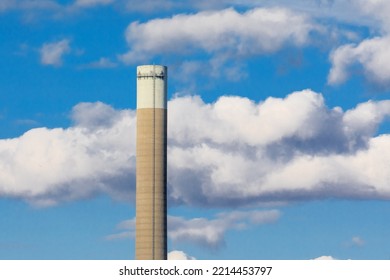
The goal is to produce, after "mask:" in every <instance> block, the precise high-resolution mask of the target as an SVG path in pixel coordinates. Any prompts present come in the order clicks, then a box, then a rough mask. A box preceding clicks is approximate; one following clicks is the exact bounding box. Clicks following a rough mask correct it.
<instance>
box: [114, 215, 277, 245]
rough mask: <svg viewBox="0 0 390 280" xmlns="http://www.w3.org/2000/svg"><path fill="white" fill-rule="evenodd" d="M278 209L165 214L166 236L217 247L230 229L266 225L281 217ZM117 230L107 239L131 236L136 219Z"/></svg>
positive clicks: (179, 241) (222, 242) (175, 240)
mask: <svg viewBox="0 0 390 280" xmlns="http://www.w3.org/2000/svg"><path fill="white" fill-rule="evenodd" d="M280 215H281V214H280V212H279V211H277V210H268V211H257V210H253V211H232V212H226V213H225V212H222V213H219V214H217V215H216V216H215V218H214V219H206V218H193V219H189V220H187V219H185V218H182V217H176V216H168V238H169V239H171V240H172V241H173V242H175V243H177V242H178V243H181V242H185V243H192V244H197V245H200V246H203V247H206V248H210V249H218V248H220V247H221V246H223V245H224V244H225V234H226V232H227V231H230V230H245V229H248V228H250V227H253V226H259V225H263V224H269V223H273V222H275V221H277V220H278V219H279V217H280ZM117 229H120V230H122V231H121V232H119V233H115V234H111V235H109V236H107V237H106V239H107V240H114V239H123V238H133V237H134V236H135V234H134V232H135V218H133V219H131V220H126V221H123V222H121V223H120V224H119V225H118V226H117Z"/></svg>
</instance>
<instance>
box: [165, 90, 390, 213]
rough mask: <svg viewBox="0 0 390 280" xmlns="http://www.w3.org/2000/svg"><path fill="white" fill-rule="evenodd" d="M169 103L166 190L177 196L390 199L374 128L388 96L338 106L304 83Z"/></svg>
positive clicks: (387, 109) (202, 199)
mask: <svg viewBox="0 0 390 280" xmlns="http://www.w3.org/2000/svg"><path fill="white" fill-rule="evenodd" d="M169 109H170V114H169V119H170V122H171V123H175V124H174V125H171V126H170V131H169V133H170V137H171V145H170V146H169V170H170V171H171V172H169V184H170V195H171V198H172V199H173V200H177V201H178V202H180V203H187V204H206V205H221V206H222V205H225V206H226V205H241V204H250V203H260V202H282V201H290V200H301V199H315V198H325V197H328V198H329V197H344V198H364V197H367V198H369V197H370V198H386V199H388V198H389V194H390V189H389V188H388V186H389V182H390V181H389V180H390V177H389V173H388V165H389V160H390V154H389V153H388V150H389V145H390V142H389V139H390V137H389V135H380V136H377V137H374V134H375V131H376V128H377V126H378V125H379V124H380V123H381V122H382V121H383V119H384V118H385V117H386V116H388V115H389V114H390V101H380V102H367V103H363V104H361V105H359V106H357V107H356V108H354V109H351V110H349V111H347V112H343V111H342V110H341V109H340V108H337V107H336V108H333V109H330V108H328V107H327V106H326V105H325V104H324V100H323V98H322V96H321V95H320V94H317V93H314V92H312V91H310V90H305V91H301V92H295V93H292V94H290V95H289V96H287V97H286V98H284V99H281V98H268V99H266V100H265V101H264V102H260V103H255V102H253V101H251V100H249V99H246V98H241V97H221V98H220V99H219V100H218V101H216V102H215V103H214V104H205V103H204V102H203V101H202V100H201V99H200V98H198V97H184V98H178V99H175V100H172V101H171V102H170V104H169ZM179 116H180V117H179ZM189 124H190V125H189Z"/></svg>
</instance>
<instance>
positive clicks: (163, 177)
mask: <svg viewBox="0 0 390 280" xmlns="http://www.w3.org/2000/svg"><path fill="white" fill-rule="evenodd" d="M136 153H137V163H136V164H137V167H136V177H137V179H136V236H135V258H136V259H137V260H165V259H167V198H166V194H167V67H166V66H161V65H142V66H138V67H137V151H136Z"/></svg>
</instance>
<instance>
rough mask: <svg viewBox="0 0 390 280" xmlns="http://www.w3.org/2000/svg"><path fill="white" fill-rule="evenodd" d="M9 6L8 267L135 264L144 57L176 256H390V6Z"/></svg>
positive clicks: (4, 124) (50, 2)
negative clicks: (158, 124) (164, 111)
mask: <svg viewBox="0 0 390 280" xmlns="http://www.w3.org/2000/svg"><path fill="white" fill-rule="evenodd" d="M291 2H292V1H283V0H280V1H279V0H276V1H266V0H264V1H261V0H258V1H255V0H246V1H236V0H226V1H225V0H222V1H210V0H208V1H203V0H201V1H174V0H161V1H152V0H144V1H131V0H75V1H73V0H69V1H54V0H34V1H32V0H31V1H29V0H5V1H2V2H1V3H0V22H1V24H0V40H1V44H0V61H1V62H0V127H1V129H0V208H1V212H2V215H1V218H0V228H1V230H0V259H133V258H134V218H135V208H134V207H135V205H134V199H135V197H134V193H135V137H134V136H135V122H136V114H135V101H136V100H135V67H136V66H137V65H140V64H153V63H155V64H163V65H167V66H168V69H169V90H168V95H169V100H170V101H169V105H168V107H169V128H168V131H169V136H168V138H169V144H168V145H169V146H168V203H169V209H168V214H169V231H168V237H169V248H168V250H169V252H171V253H170V258H172V259H177V258H179V259H180V258H190V259H191V258H196V259H315V258H335V259H389V258H390V241H389V240H388V236H389V235H390V222H389V219H388V216H389V214H390V204H389V202H388V201H389V198H390V169H389V167H390V153H389V151H390V134H389V133H390V125H389V119H390V118H389V116H390V67H389V65H390V63H389V62H390V49H389V47H388V46H389V44H390V20H389V19H388V16H387V15H388V14H389V13H390V4H389V3H388V1H386V0H379V1H378V0H376V1H373V0H369V1H367V0H364V1H363V0H357V1H353V2H351V1H347V0H333V1H330V0H328V1H325V0H317V1H304V0H302V1H300V0H299V1H294V4H292V3H291Z"/></svg>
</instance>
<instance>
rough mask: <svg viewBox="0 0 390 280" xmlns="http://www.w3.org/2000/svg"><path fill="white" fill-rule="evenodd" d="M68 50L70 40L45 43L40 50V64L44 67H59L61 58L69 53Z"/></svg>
mask: <svg viewBox="0 0 390 280" xmlns="http://www.w3.org/2000/svg"><path fill="white" fill-rule="evenodd" d="M70 50H71V48H70V40H68V39H63V40H60V41H57V42H52V43H45V44H43V46H42V47H41V49H40V55H41V63H42V64H44V65H52V66H61V65H62V57H63V56H64V55H65V54H67V53H69V52H70Z"/></svg>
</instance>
